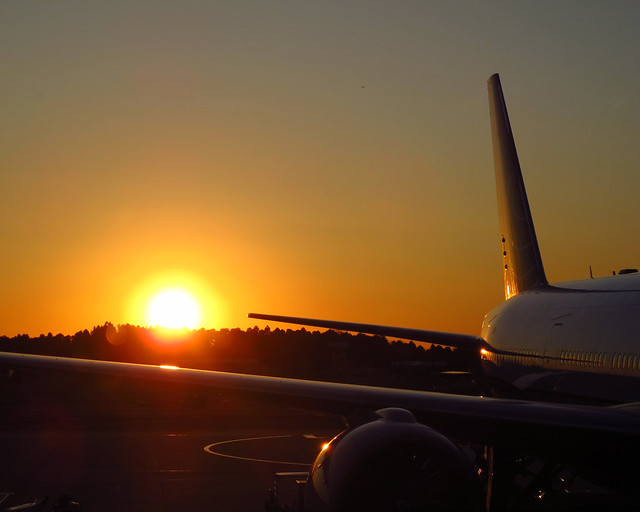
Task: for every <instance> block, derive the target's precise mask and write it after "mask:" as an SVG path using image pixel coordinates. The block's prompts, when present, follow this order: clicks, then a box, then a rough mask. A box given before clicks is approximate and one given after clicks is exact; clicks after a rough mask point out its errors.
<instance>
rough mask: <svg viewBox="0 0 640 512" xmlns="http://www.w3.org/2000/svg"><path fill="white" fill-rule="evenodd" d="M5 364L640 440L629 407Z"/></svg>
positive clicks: (85, 362)
mask: <svg viewBox="0 0 640 512" xmlns="http://www.w3.org/2000/svg"><path fill="white" fill-rule="evenodd" d="M0 363H1V364H6V365H11V366H18V367H35V368H49V369H54V370H62V371H73V372H87V373H95V374H106V375H113V376H121V377H129V378H136V379H145V380H155V381H163V382H176V383H184V384H194V385H199V386H203V387H209V388H212V389H213V390H215V391H217V392H220V393H228V394H230V395H233V396H238V397H244V398H249V399H251V398H258V399H260V400H265V399H267V400H268V399H272V400H274V401H275V402H281V403H286V404H291V405H294V406H297V407H303V408H306V409H312V410H322V411H326V412H334V413H338V414H345V415H348V414H349V413H350V412H351V411H353V410H354V409H356V408H359V409H368V410H375V409H381V408H385V407H399V408H405V409H407V410H409V411H411V412H412V413H414V414H415V415H416V417H418V418H420V419H427V420H428V423H429V424H430V425H432V426H434V427H435V428H438V429H439V430H440V429H442V430H444V431H445V432H447V433H449V434H451V435H454V436H460V437H462V438H464V439H470V440H482V441H486V440H487V436H489V437H491V435H492V434H491V432H492V431H494V432H495V433H498V432H501V433H504V432H505V431H506V430H513V431H514V432H515V431H520V432H524V431H525V430H526V431H527V432H528V435H529V436H533V437H534V438H544V437H546V436H547V435H549V434H550V433H552V432H555V434H554V435H557V429H569V430H571V431H572V435H573V436H576V437H580V433H584V434H585V435H586V434H588V435H590V436H593V435H594V434H598V433H600V434H603V433H607V434H615V435H617V436H621V437H620V439H622V438H625V437H628V436H631V437H634V438H637V437H639V436H640V415H638V414H634V413H632V412H630V411H629V410H627V409H624V408H622V409H619V408H603V407H593V406H569V405H558V404H549V403H542V402H531V401H525V400H513V399H496V398H486V397H477V396H463V395H451V394H445V393H435V392H426V391H416V390H405V389H394V388H382V387H375V386H363V385H355V384H343V383H335V382H322V381H309V380H300V379H289V378H280V377H268V376H262V375H247V374H238V373H228V372H218V371H211V370H197V369H189V368H178V367H174V366H155V365H145V364H134V363H121V362H113V361H102V360H91V359H76V358H65V357H54V356H41V355H31V354H19V353H9V352H0Z"/></svg>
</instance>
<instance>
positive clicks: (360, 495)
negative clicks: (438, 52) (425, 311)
mask: <svg viewBox="0 0 640 512" xmlns="http://www.w3.org/2000/svg"><path fill="white" fill-rule="evenodd" d="M489 102H490V111H491V126H492V135H493V147H494V162H495V170H496V183H497V192H498V210H499V219H500V238H501V243H502V250H503V264H504V282H505V296H506V299H507V300H506V301H505V302H504V303H502V304H501V305H499V306H498V307H497V308H495V309H494V310H492V311H491V312H489V313H488V314H487V315H486V317H485V320H484V322H483V326H482V331H481V335H480V336H470V335H464V334H455V333H443V332H436V331H425V330H418V329H408V328H398V327H386V326H378V325H369V324H357V323H350V322H337V321H330V320H316V319H307V318H295V317H285V316H275V315H262V314H250V315H249V316H250V317H252V318H258V319H264V320H272V321H284V322H291V323H297V324H301V325H310V326H317V327H324V328H330V329H339V330H348V331H357V332H365V333H372V334H380V335H384V336H390V337H395V338H405V339H412V340H417V341H427V342H431V343H437V344H442V345H449V346H453V347H459V348H464V349H469V350H476V351H478V352H480V353H481V354H482V355H481V357H482V359H483V368H484V370H485V371H486V372H489V373H496V374H501V375H503V376H507V377H510V378H511V380H512V381H513V382H514V383H515V384H516V385H518V386H519V387H520V388H522V389H530V388H535V385H536V384H537V385H538V388H537V389H546V390H547V391H549V392H554V393H555V395H556V398H557V399H558V400H560V401H562V400H565V399H566V398H567V397H568V398H580V399H581V400H585V399H593V400H594V401H596V402H601V401H602V400H607V401H610V402H618V403H623V405H617V406H614V407H602V406H596V405H575V404H568V403H548V402H539V401H530V400H515V399H504V398H491V397H479V396H462V395H451V394H442V393H432V392H424V391H411V390H400V389H390V388H379V387H369V386H360V385H348V384H340V383H327V382H314V381H303V380H296V379H283V378H275V377H264V376H255V375H243V374H232V373H225V372H212V371H205V370H193V369H170V368H161V367H157V366H149V365H139V364H127V363H117V362H108V361H93V360H81V359H70V358H57V357H50V356H36V355H26V354H11V353H0V362H3V363H6V364H11V365H17V366H19V365H24V366H36V367H52V368H58V369H65V370H70V371H85V372H95V373H106V374H116V375H122V376H129V377H132V378H145V379H157V380H163V381H176V382H189V383H196V384H199V385H202V386H208V387H211V388H214V389H216V390H217V391H218V392H224V391H225V390H228V391H231V392H233V393H234V396H236V397H237V396H240V395H244V396H246V397H247V398H259V399H260V400H268V399H271V398H273V399H276V400H277V401H278V402H279V403H282V402H283V401H284V402H285V403H290V404H292V405H295V406H303V407H307V408H310V409H317V410H324V411H332V412H336V413H340V414H343V415H345V417H351V418H352V421H351V424H350V428H349V429H348V430H346V431H345V432H344V433H342V434H340V435H338V436H337V437H336V438H335V439H334V440H333V441H332V442H331V443H330V444H329V445H328V447H327V448H326V449H323V451H322V452H321V453H320V454H319V455H318V458H317V459H316V462H315V463H314V465H313V467H312V469H311V471H310V472H309V474H308V479H307V483H306V485H305V491H304V510H313V511H329V510H332V511H346V510H380V511H389V510H485V511H501V510H522V509H526V510H566V509H571V510H577V509H580V508H589V507H591V508H589V509H590V510H593V509H594V508H596V509H608V510H611V509H615V508H616V507H617V508H619V509H624V510H627V509H629V508H630V507H634V506H637V505H638V504H639V503H640V489H639V486H638V485H637V482H638V479H639V477H640V471H639V469H638V460H639V457H640V414H638V406H637V404H634V403H630V402H631V401H632V400H638V398H637V397H638V395H639V387H640V386H639V384H640V380H638V379H637V375H640V350H639V349H638V346H637V345H638V342H639V340H640V275H639V274H637V273H623V274H622V275H617V276H613V277H608V278H602V279H590V280H587V281H579V282H571V283H561V284H557V285H550V284H549V283H548V282H547V279H546V277H545V273H544V269H543V266H542V260H541V258H540V251H539V249H538V243H537V239H536V235H535V231H534V227H533V222H532V218H531V213H530V210H529V204H528V200H527V196H526V192H525V188H524V183H523V180H522V175H521V171H520V166H519V163H518V158H517V154H516V150H515V144H514V141H513V136H512V133H511V128H510V124H509V119H508V115H507V110H506V106H505V103H504V98H503V94H502V88H501V85H500V80H499V77H498V75H493V76H492V77H491V78H490V79H489ZM550 394H551V393H550ZM625 402H626V403H625ZM356 409H358V410H359V411H368V412H369V413H370V414H369V416H367V414H364V415H363V414H362V413H360V414H359V415H358V418H359V420H357V421H354V420H353V418H354V416H353V415H352V414H351V413H353V411H354V410H356ZM363 418H367V419H366V420H363Z"/></svg>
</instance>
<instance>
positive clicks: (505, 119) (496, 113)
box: [488, 74, 548, 299]
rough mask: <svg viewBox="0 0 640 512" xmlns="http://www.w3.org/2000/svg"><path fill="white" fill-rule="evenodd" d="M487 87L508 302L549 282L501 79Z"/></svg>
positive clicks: (491, 80)
mask: <svg viewBox="0 0 640 512" xmlns="http://www.w3.org/2000/svg"><path fill="white" fill-rule="evenodd" d="M488 86H489V109H490V115H491V136H492V138H493V162H494V167H495V173H496V189H497V193H498V217H499V221H500V239H501V243H502V254H503V271H504V294H505V298H506V299H509V298H511V297H513V296H514V295H517V294H518V293H520V292H523V291H525V290H529V289H531V288H537V287H541V286H545V285H547V284H548V281H547V278H546V276H545V272H544V267H543V266H542V258H541V256H540V249H539V248H538V239H537V238H536V232H535V229H534V227H533V219H532V217H531V210H530V209H529V201H528V200H527V192H526V190H525V187H524V181H523V179H522V172H521V170H520V163H519V161H518V154H517V152H516V145H515V142H514V140H513V133H512V132H511V124H510V123H509V115H508V114H507V106H506V104H505V101H504V95H503V94H502V86H501V84H500V77H499V76H498V75H497V74H495V75H493V76H491V77H490V78H489V81H488Z"/></svg>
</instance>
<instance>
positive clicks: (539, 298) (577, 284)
mask: <svg viewBox="0 0 640 512" xmlns="http://www.w3.org/2000/svg"><path fill="white" fill-rule="evenodd" d="M482 337H483V338H484V339H485V340H486V341H487V343H488V344H489V345H490V346H491V347H493V348H494V349H495V352H490V351H483V359H485V360H486V361H487V362H488V363H490V364H489V365H485V367H489V368H491V367H493V369H494V370H497V371H494V372H493V373H497V374H500V370H503V372H502V373H503V374H504V370H505V369H506V370H507V371H511V373H512V376H511V377H512V378H511V380H515V377H518V376H520V377H521V376H522V375H523V373H526V372H518V371H517V369H524V368H527V369H528V373H529V374H530V373H531V369H532V368H537V369H538V370H539V371H541V372H544V371H547V372H548V371H555V372H557V371H562V372H580V373H589V374H593V376H594V377H595V376H596V375H600V376H602V375H606V376H617V377H640V274H637V273H636V274H626V275H618V276H611V277H606V278H599V279H589V280H585V281H573V282H567V283H559V284H557V285H554V286H545V287H541V288H538V289H532V290H528V291H526V292H523V293H520V294H518V295H516V296H515V297H512V298H511V299H509V300H507V301H505V302H503V303H502V304H501V305H499V306H498V307H496V308H495V309H493V310H492V311H491V312H490V313H488V314H487V315H486V316H485V319H484V322H483V325H482ZM543 374H544V373H540V375H543ZM565 380H566V379H565ZM625 380H626V379H625ZM592 382H593V383H594V387H597V384H596V383H597V382H598V379H595V378H594V379H592ZM633 388H637V391H635V389H633ZM633 388H632V390H631V391H628V390H626V391H625V394H628V393H632V394H633V395H634V396H635V394H636V393H637V395H638V398H636V399H640V380H639V381H638V382H637V385H635V386H633ZM601 391H602V394H603V397H602V398H605V397H607V396H610V395H611V394H615V390H612V389H608V388H607V389H602V390H601ZM611 398H614V399H615V398H616V397H611ZM627 398H628V397H627V396H625V399H627Z"/></svg>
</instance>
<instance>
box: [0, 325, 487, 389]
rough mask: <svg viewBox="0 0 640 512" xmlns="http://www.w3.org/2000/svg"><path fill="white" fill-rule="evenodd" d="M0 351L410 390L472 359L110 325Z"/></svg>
mask: <svg viewBox="0 0 640 512" xmlns="http://www.w3.org/2000/svg"><path fill="white" fill-rule="evenodd" d="M0 350H2V351H7V352H23V353H29V354H42V355H55V356H62V357H77V358H85V359H103V360H111V361H123V362H131V363H146V364H173V365H177V366H182V367H189V368H201V369H208V370H220V371H235V372H243V373H255V374H263V375H275V376H283V377H295V378H305V379H324V380H343V381H350V382H367V383H375V384H390V385H393V384H397V385H403V384H410V383H411V381H413V380H416V379H420V378H421V377H424V376H427V375H433V374H435V373H440V372H443V371H447V370H475V369H476V368H477V366H478V364H479V361H478V357H477V355H475V354H472V353H469V352H465V351H463V350H452V349H450V348H445V347H441V346H437V345H432V346H431V347H430V348H428V349H425V348H424V347H423V346H421V345H416V344H415V343H412V342H409V343H407V342H404V341H388V340H387V339H386V338H384V337H382V336H370V335H364V334H355V335H354V334H350V333H346V332H336V331H332V330H329V331H326V332H319V331H308V330H306V329H304V328H302V329H298V330H292V329H287V330H282V329H274V330H271V329H270V328H269V327H266V328H264V329H259V328H258V327H253V328H249V329H247V330H246V331H243V330H241V329H238V328H236V329H219V330H216V329H208V330H205V329H199V330H192V331H189V330H182V331H177V332H172V331H169V330H163V329H156V328H153V329H152V328H146V327H138V326H133V325H129V324H125V325H118V326H115V325H113V324H111V323H109V322H107V323H105V324H104V325H99V326H96V327H94V328H93V329H92V330H91V331H88V330H86V329H85V330H83V331H78V332H77V333H75V334H74V335H62V334H56V335H53V334H51V333H48V334H46V335H44V334H43V335H40V336H38V337H33V338H32V337H29V336H27V335H25V334H20V335H17V336H15V337H13V338H9V337H6V336H2V337H0Z"/></svg>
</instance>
